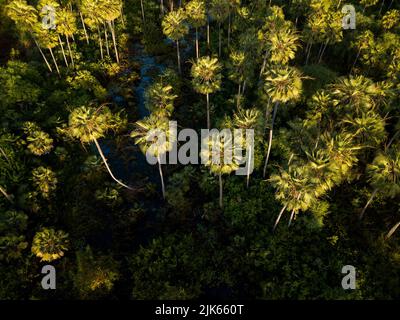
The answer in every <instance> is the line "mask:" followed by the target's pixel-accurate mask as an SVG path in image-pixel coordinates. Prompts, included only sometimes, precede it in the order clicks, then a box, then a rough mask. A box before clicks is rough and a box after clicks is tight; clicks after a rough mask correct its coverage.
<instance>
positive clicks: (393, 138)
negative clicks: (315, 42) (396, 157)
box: [386, 130, 400, 149]
mask: <svg viewBox="0 0 400 320" xmlns="http://www.w3.org/2000/svg"><path fill="white" fill-rule="evenodd" d="M399 134H400V130H399V131H397V132H396V133H395V134H394V135H393V137H392V139H390V141H389V142H388V144H387V145H386V149H389V148H390V146H391V145H392V143H393V142H394V140H396V138H397V137H398V135H399Z"/></svg>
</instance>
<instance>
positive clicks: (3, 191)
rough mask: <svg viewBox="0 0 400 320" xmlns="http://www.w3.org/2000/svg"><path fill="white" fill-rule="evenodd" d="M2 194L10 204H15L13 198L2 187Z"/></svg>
mask: <svg viewBox="0 0 400 320" xmlns="http://www.w3.org/2000/svg"><path fill="white" fill-rule="evenodd" d="M0 192H1V193H2V194H3V196H4V197H6V199H7V200H8V201H9V202H10V203H13V201H12V199H11V196H10V195H9V194H8V193H7V192H6V190H5V189H4V188H3V187H2V186H0Z"/></svg>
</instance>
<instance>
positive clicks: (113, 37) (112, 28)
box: [108, 21, 119, 63]
mask: <svg viewBox="0 0 400 320" xmlns="http://www.w3.org/2000/svg"><path fill="white" fill-rule="evenodd" d="M108 26H109V27H110V30H111V36H112V39H113V44H114V51H115V58H116V59H117V63H119V56H118V49H117V41H116V38H115V30H114V27H113V26H112V24H111V21H108Z"/></svg>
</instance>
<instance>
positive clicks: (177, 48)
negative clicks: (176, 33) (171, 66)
mask: <svg viewBox="0 0 400 320" xmlns="http://www.w3.org/2000/svg"><path fill="white" fill-rule="evenodd" d="M176 56H177V59H178V72H179V74H182V69H181V54H180V51H179V40H176Z"/></svg>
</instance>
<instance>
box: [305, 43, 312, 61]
mask: <svg viewBox="0 0 400 320" xmlns="http://www.w3.org/2000/svg"><path fill="white" fill-rule="evenodd" d="M311 49H312V43H310V45H309V47H308V52H307V58H306V65H308V61H309V60H310V55H311Z"/></svg>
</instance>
